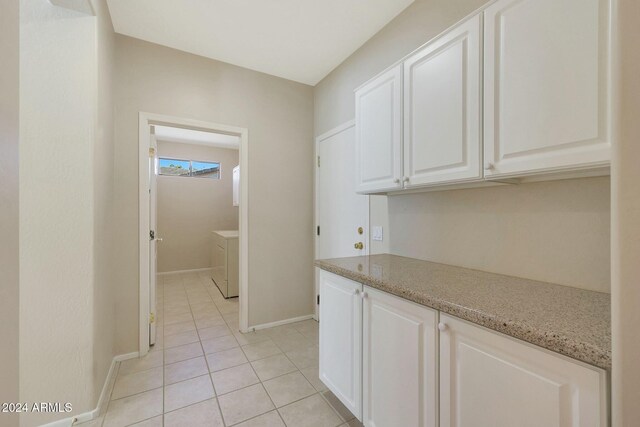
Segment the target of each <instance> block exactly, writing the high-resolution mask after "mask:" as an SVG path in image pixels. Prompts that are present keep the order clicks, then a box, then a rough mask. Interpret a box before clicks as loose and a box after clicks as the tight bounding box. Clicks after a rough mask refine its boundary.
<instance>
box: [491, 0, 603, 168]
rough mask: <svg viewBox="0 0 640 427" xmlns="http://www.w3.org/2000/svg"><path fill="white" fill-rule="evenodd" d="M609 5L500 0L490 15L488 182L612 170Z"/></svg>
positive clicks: (589, 0) (599, 0) (581, 0)
mask: <svg viewBox="0 0 640 427" xmlns="http://www.w3.org/2000/svg"><path fill="white" fill-rule="evenodd" d="M609 8H610V4H609V0H499V1H497V2H496V3H494V4H492V5H491V6H489V7H488V8H487V9H486V11H485V31H484V34H485V41H484V46H485V62H484V64H485V70H484V106H485V107H484V136H485V138H484V155H485V165H484V167H485V176H486V177H491V176H518V175H524V174H531V173H542V172H554V171H562V170H567V169H574V170H575V169H581V168H590V167H597V166H606V165H608V162H609V159H610V146H611V141H610V90H611V88H610V76H609V73H610V71H609V64H610V35H609V27H610V24H609Z"/></svg>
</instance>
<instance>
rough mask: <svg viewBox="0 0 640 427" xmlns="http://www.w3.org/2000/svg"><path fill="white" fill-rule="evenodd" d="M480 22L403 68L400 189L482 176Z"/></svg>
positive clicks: (450, 33)
mask: <svg viewBox="0 0 640 427" xmlns="http://www.w3.org/2000/svg"><path fill="white" fill-rule="evenodd" d="M481 19H482V18H481V16H480V15H477V16H474V17H473V18H471V19H470V20H468V21H466V22H464V23H462V24H461V25H459V26H457V27H455V28H453V29H452V30H450V31H448V32H447V33H446V34H445V35H444V36H442V37H440V38H438V39H437V40H435V41H434V42H432V43H430V44H428V45H427V46H426V47H425V48H424V49H422V50H421V51H419V52H418V53H416V54H415V55H413V56H412V57H410V58H409V59H407V60H406V61H405V63H404V174H405V176H406V178H404V181H405V184H404V186H405V188H410V187H414V186H422V185H428V184H436V183H443V182H455V181H465V180H471V179H478V178H481V177H482V166H481V164H482V156H481V153H482V148H481V147H482V146H481V140H480V120H481V109H480V108H481V104H480V93H481V66H482V63H481V55H480V52H481V36H480V34H481Z"/></svg>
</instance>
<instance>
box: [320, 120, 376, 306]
mask: <svg viewBox="0 0 640 427" xmlns="http://www.w3.org/2000/svg"><path fill="white" fill-rule="evenodd" d="M316 153H317V155H318V163H317V164H318V165H319V166H317V175H316V209H317V223H316V224H317V226H318V230H317V231H316V239H317V240H316V258H317V259H326V258H340V257H350V256H358V255H368V254H369V238H368V236H369V196H364V195H360V194H356V172H355V168H354V165H355V127H354V124H353V122H349V123H347V124H345V125H343V126H340V127H339V128H336V129H334V130H333V131H331V132H328V133H326V134H324V135H322V136H320V137H318V138H317V140H316ZM317 283H318V280H317V275H316V295H318V292H317V290H318V289H317ZM316 309H317V307H316ZM316 314H317V310H316Z"/></svg>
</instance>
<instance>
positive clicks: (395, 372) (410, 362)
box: [362, 286, 438, 427]
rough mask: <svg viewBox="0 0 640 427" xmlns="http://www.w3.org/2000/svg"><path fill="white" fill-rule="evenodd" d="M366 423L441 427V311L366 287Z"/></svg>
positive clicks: (364, 364)
mask: <svg viewBox="0 0 640 427" xmlns="http://www.w3.org/2000/svg"><path fill="white" fill-rule="evenodd" d="M362 296H363V301H364V302H363V316H362V317H363V334H362V345H363V363H362V368H363V369H362V371H363V379H362V380H363V383H362V389H363V420H362V421H363V423H364V425H365V426H367V427H369V426H370V427H374V426H375V427H399V426H407V427H409V426H411V427H436V425H437V419H438V418H437V386H438V381H437V364H436V357H437V320H436V319H437V312H436V311H434V310H431V309H429V308H427V307H423V306H419V305H417V304H414V303H412V302H409V301H406V300H403V299H401V298H398V297H395V296H393V295H389V294H387V293H384V292H381V291H377V290H375V289H372V288H369V287H368V286H365V287H364V292H363V294H362Z"/></svg>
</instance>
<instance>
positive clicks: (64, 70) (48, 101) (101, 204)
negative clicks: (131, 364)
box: [19, 0, 115, 426]
mask: <svg viewBox="0 0 640 427" xmlns="http://www.w3.org/2000/svg"><path fill="white" fill-rule="evenodd" d="M95 6H96V10H97V12H98V13H99V15H100V19H98V18H96V17H94V16H87V15H82V14H80V13H77V12H72V11H69V10H66V9H63V8H59V7H55V6H52V5H51V4H50V3H49V2H47V1H46V0H22V1H21V3H20V24H21V27H20V43H21V46H20V70H21V71H20V175H19V178H20V185H19V187H20V226H19V232H20V399H21V401H26V402H70V403H72V404H73V409H74V412H73V413H72V414H56V413H53V414H46V413H44V414H43V413H30V414H27V415H23V416H21V421H20V424H21V425H22V426H32V425H39V424H42V423H44V422H49V421H52V420H54V419H59V418H65V417H68V416H69V415H73V414H78V413H82V412H85V411H88V410H91V409H93V408H95V406H96V403H97V395H98V393H99V391H100V389H101V388H102V385H103V383H104V380H105V375H106V371H107V369H108V367H109V363H110V361H111V359H112V357H113V342H114V338H115V337H114V335H113V334H114V326H113V316H114V307H113V297H112V295H113V293H112V289H113V288H112V285H113V282H112V280H110V275H111V272H112V271H113V268H112V266H111V263H110V262H111V260H110V256H109V252H110V249H111V246H110V243H109V238H108V236H109V234H110V230H109V227H110V226H111V225H110V224H111V219H110V218H111V210H110V207H111V205H112V198H111V193H112V179H111V176H112V175H111V173H112V172H111V171H112V160H111V159H110V158H111V150H112V148H111V147H112V136H111V129H112V121H111V102H110V97H109V94H110V93H111V87H110V78H111V77H110V74H111V71H110V63H111V60H110V59H109V55H110V54H111V53H110V52H111V49H112V48H111V47H110V46H111V44H110V41H109V40H110V37H111V30H110V22H109V20H108V15H106V14H105V13H104V12H105V10H106V9H105V4H104V2H96V3H95Z"/></svg>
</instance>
